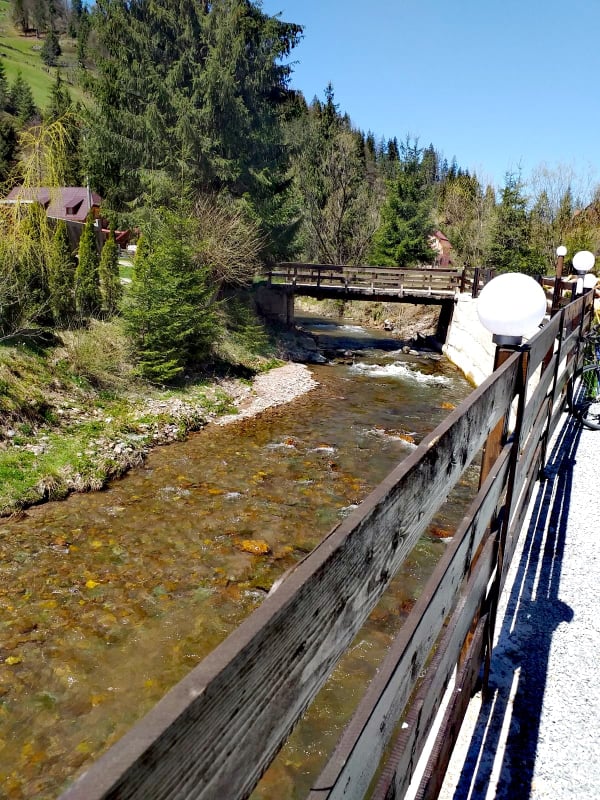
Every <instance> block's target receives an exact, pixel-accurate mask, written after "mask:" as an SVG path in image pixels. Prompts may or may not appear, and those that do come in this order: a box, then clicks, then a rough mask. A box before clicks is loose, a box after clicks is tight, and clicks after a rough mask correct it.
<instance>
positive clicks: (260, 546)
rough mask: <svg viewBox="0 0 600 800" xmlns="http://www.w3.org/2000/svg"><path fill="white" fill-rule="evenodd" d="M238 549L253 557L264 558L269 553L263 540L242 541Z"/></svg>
mask: <svg viewBox="0 0 600 800" xmlns="http://www.w3.org/2000/svg"><path fill="white" fill-rule="evenodd" d="M240 549H241V550H243V551H244V552H246V553H252V554H253V555H255V556H264V555H267V553H270V552H271V548H270V546H269V545H268V544H267V542H265V541H264V539H244V541H243V542H241V543H240Z"/></svg>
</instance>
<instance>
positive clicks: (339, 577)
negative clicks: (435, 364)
mask: <svg viewBox="0 0 600 800" xmlns="http://www.w3.org/2000/svg"><path fill="white" fill-rule="evenodd" d="M519 367H520V358H519V356H518V355H515V356H513V357H511V359H509V360H508V361H507V362H506V363H505V364H504V365H503V366H502V367H501V368H500V370H498V371H497V372H496V373H495V374H494V375H493V376H490V378H488V379H487V380H486V381H485V382H484V383H483V384H482V385H481V386H480V387H479V388H478V389H477V390H476V391H475V392H473V393H472V394H471V395H470V397H469V398H468V399H467V400H466V401H464V402H463V403H462V404H461V405H460V406H459V407H458V408H457V409H456V410H455V411H453V412H452V413H451V414H450V415H449V416H448V417H447V419H446V420H445V421H444V422H443V423H442V424H441V425H440V426H438V428H436V430H435V431H434V432H433V433H432V434H430V435H429V436H428V437H426V439H425V440H424V441H423V442H422V443H421V444H420V445H419V446H418V447H417V448H416V449H415V450H414V451H413V453H412V454H411V455H410V456H409V457H408V458H407V459H405V461H403V462H402V463H401V464H400V465H399V466H398V467H397V468H396V469H395V470H394V471H393V472H392V473H390V475H389V476H388V477H387V478H386V479H385V480H384V481H383V482H382V484H381V485H380V486H379V487H378V488H377V489H376V490H375V491H374V492H372V493H371V495H369V497H368V498H367V499H366V500H365V501H364V502H363V503H362V504H361V506H360V507H359V508H358V509H357V510H356V511H355V512H354V513H353V514H351V515H350V516H349V517H347V518H346V519H345V520H344V521H343V522H342V523H341V524H340V525H339V526H338V527H337V528H335V529H334V530H333V531H332V532H331V533H330V534H329V535H328V536H327V537H326V538H325V539H324V540H323V542H322V543H321V544H320V545H319V546H318V547H317V548H316V549H315V550H314V551H313V552H312V553H311V554H310V555H309V556H307V558H306V559H305V560H304V561H303V562H300V564H298V565H297V566H296V568H295V569H294V570H293V571H292V572H291V573H290V574H289V576H288V577H287V579H286V580H284V581H283V582H282V584H281V586H280V587H279V588H278V589H277V590H276V591H275V592H274V593H273V594H272V595H271V596H269V597H267V598H266V599H265V601H264V602H263V604H262V605H261V606H260V607H259V608H258V609H257V610H256V611H255V612H254V613H253V614H252V615H251V616H250V617H249V618H248V619H247V620H246V621H245V622H243V623H242V625H241V626H240V627H239V628H238V629H237V630H236V631H235V632H234V633H233V634H231V636H230V637H229V638H228V639H226V640H225V642H223V644H221V645H220V646H219V647H217V648H216V649H215V651H213V653H212V654H210V655H209V656H208V657H207V658H206V659H204V661H202V662H201V663H200V664H199V665H198V666H197V667H196V668H195V669H194V670H192V671H191V672H190V673H189V674H188V675H187V676H186V677H185V678H184V679H183V680H182V681H181V682H180V683H179V684H177V686H175V687H174V688H173V689H172V690H171V691H170V692H169V693H168V694H167V695H166V696H165V697H164V698H163V699H162V700H161V701H160V702H159V703H158V704H157V706H155V707H154V709H152V710H151V711H150V712H149V714H147V715H146V717H144V719H142V720H141V721H140V722H139V723H138V724H137V725H136V726H134V728H132V729H131V730H130V731H129V732H128V733H127V734H125V736H124V737H123V738H122V739H121V740H120V742H118V743H117V744H116V745H115V746H113V747H112V748H111V749H110V750H108V751H107V753H105V754H104V756H102V757H101V758H100V759H99V760H98V761H97V762H96V763H95V764H94V765H93V766H92V767H91V768H90V769H89V770H88V771H87V772H86V773H85V774H84V775H83V776H81V778H80V779H79V780H78V781H77V782H76V783H75V784H74V785H73V787H72V788H71V789H70V790H69V791H68V792H67V793H66V794H65V795H64V797H65V800H66V798H69V800H76V799H77V800H84V799H85V800H96V799H99V798H104V799H105V800H108V798H111V799H112V800H117V798H118V800H127V799H129V798H132V799H133V798H138V799H139V800H141V799H142V798H144V799H145V798H148V797H153V798H167V797H174V796H177V797H178V798H197V799H198V800H200V799H203V800H208V799H209V798H214V797H216V796H223V797H227V798H228V800H236V799H237V798H245V797H247V796H248V794H249V793H250V792H251V790H252V788H253V787H254V785H255V784H256V782H257V780H258V778H259V777H260V775H261V774H262V773H263V771H264V770H265V768H266V767H267V765H268V764H269V763H270V761H271V760H272V758H273V756H274V755H275V753H276V752H277V750H278V749H279V747H280V746H281V744H282V743H283V741H284V740H285V738H286V737H287V735H288V734H289V732H290V730H291V728H292V727H293V725H294V723H295V722H296V721H297V719H298V718H299V716H300V715H301V714H302V712H303V711H304V710H305V708H306V707H307V705H308V704H309V703H310V701H311V700H312V699H313V697H314V696H315V694H316V693H317V691H318V690H319V689H320V688H321V686H322V685H323V683H324V682H325V680H326V679H327V677H328V675H329V673H330V672H331V670H332V668H333V666H334V665H335V663H336V662H337V660H338V659H339V658H340V656H341V655H342V654H343V652H344V650H345V649H346V647H347V646H348V645H349V643H350V642H351V640H352V638H353V637H354V635H355V634H356V633H357V631H358V630H359V628H360V626H361V625H362V624H363V623H364V621H365V619H366V617H367V616H368V615H369V613H370V612H371V610H372V609H373V608H374V606H375V604H376V603H377V601H378V600H379V598H380V597H381V595H382V593H383V592H384V591H385V588H386V586H387V585H388V583H389V581H390V580H391V577H392V576H393V574H394V573H395V572H396V571H397V570H398V568H399V567H400V565H401V564H402V562H403V561H404V560H405V558H406V556H407V555H408V553H410V551H411V550H412V548H413V546H414V545H415V544H416V542H417V541H418V538H419V536H420V535H421V534H422V532H423V531H424V529H425V528H426V526H427V525H428V523H429V522H430V521H431V519H432V518H433V516H434V514H435V513H436V511H437V509H438V508H439V506H440V505H441V504H442V502H444V501H445V499H446V497H447V495H448V493H449V492H450V490H451V489H452V487H453V486H454V484H455V483H456V481H457V480H458V479H459V478H460V476H461V474H462V472H463V471H464V469H465V468H466V467H467V466H468V464H469V463H470V462H471V460H472V459H473V458H474V456H475V455H476V454H477V453H478V452H479V450H480V449H481V447H482V445H483V442H484V441H485V439H486V437H487V435H488V433H489V431H490V430H491V429H492V428H493V427H494V425H495V424H496V423H497V421H498V419H499V418H500V417H501V416H502V415H503V414H504V412H505V409H506V408H507V407H508V405H509V404H510V402H511V400H512V398H513V396H514V393H515V387H516V385H517V383H518V370H519Z"/></svg>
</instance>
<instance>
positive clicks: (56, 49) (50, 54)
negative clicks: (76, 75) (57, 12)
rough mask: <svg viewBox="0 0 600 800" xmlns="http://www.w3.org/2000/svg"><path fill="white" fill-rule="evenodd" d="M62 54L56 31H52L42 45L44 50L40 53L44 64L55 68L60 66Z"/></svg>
mask: <svg viewBox="0 0 600 800" xmlns="http://www.w3.org/2000/svg"><path fill="white" fill-rule="evenodd" d="M61 53H62V50H61V47H60V42H59V41H58V36H57V35H56V31H54V30H52V29H50V30H49V31H48V33H47V34H46V38H45V39H44V44H43V45H42V50H41V52H40V56H41V59H42V61H43V62H44V64H47V65H48V66H49V67H55V66H56V65H57V64H58V57H59V56H60V54H61Z"/></svg>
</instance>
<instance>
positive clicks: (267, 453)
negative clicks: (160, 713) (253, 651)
mask: <svg viewBox="0 0 600 800" xmlns="http://www.w3.org/2000/svg"><path fill="white" fill-rule="evenodd" d="M306 322H307V325H310V326H312V328H313V331H314V332H315V333H316V334H318V336H319V339H320V340H321V341H323V342H329V343H330V344H331V342H336V344H337V345H338V346H342V347H345V348H347V349H349V350H351V351H352V354H351V355H347V357H345V358H344V359H343V362H340V363H335V364H327V365H322V366H315V367H311V370H312V372H313V374H314V377H315V378H316V380H317V381H318V382H319V387H318V388H317V389H315V390H314V391H312V392H310V393H309V394H307V395H305V396H303V397H301V398H299V399H297V400H295V401H294V402H292V403H290V404H288V405H286V406H280V407H278V408H276V409H271V410H269V411H267V412H265V413H263V414H262V415H261V416H259V417H256V418H254V419H249V420H242V421H240V422H239V423H234V424H233V425H230V426H227V427H223V428H219V427H216V426H212V427H208V428H206V429H205V430H203V431H200V432H198V433H195V434H193V435H192V436H190V438H189V439H188V440H187V441H185V442H182V443H178V444H174V445H170V446H168V447H162V448H158V449H156V450H155V451H153V452H152V453H151V454H150V456H149V458H148V459H147V461H146V463H145V464H144V466H143V467H141V468H139V469H136V470H133V471H132V472H130V473H129V474H128V475H126V476H125V477H124V478H123V479H121V480H119V481H115V482H114V483H113V484H111V486H110V487H109V488H108V489H106V490H105V491H102V492H98V493H93V494H85V495H73V496H71V497H70V498H69V499H68V500H66V501H63V502H58V503H48V504H46V505H43V506H39V507H37V508H33V509H31V510H30V511H28V512H27V515H26V516H25V517H24V518H22V519H19V520H12V521H5V522H4V523H2V524H0V573H1V576H2V580H1V583H0V797H6V798H10V800H22V798H33V797H35V798H55V797H57V796H58V795H59V794H60V792H61V791H62V790H63V789H64V788H65V787H66V785H67V784H68V781H69V779H70V778H72V777H73V776H74V775H75V774H77V772H78V771H79V770H81V769H84V768H85V766H86V765H89V763H91V761H92V760H93V759H95V758H97V757H98V755H99V754H100V753H101V752H103V751H104V750H105V749H106V748H107V747H108V746H110V745H111V744H113V743H114V742H115V741H117V739H118V738H119V737H120V736H122V735H123V733H124V732H125V731H126V730H127V729H128V728H129V727H131V725H132V724H133V723H134V722H135V721H136V720H137V719H139V718H140V717H141V716H142V715H143V714H144V713H145V712H146V711H148V710H149V709H150V708H151V706H152V705H153V704H154V703H156V702H157V701H158V700H159V699H160V697H161V696H162V695H163V694H164V693H165V692H166V691H167V690H168V689H169V688H170V687H171V686H173V685H174V684H175V683H176V682H177V681H178V680H179V679H180V678H181V677H183V675H185V674H186V673H187V672H188V671H189V670H190V669H191V668H192V667H193V666H194V665H195V664H197V663H198V661H199V660H200V659H202V657H203V656H205V655H206V654H207V653H208V652H210V650H212V649H213V648H214V647H215V646H216V645H217V644H218V643H219V642H221V641H222V640H223V639H224V638H225V637H226V636H227V635H228V634H229V633H230V632H231V631H232V630H233V629H234V628H235V627H236V626H237V625H238V624H239V622H240V621H241V620H242V619H243V618H244V617H245V616H247V615H248V614H249V613H250V612H251V611H252V610H253V609H254V608H256V607H257V606H258V605H259V604H260V602H261V601H262V599H263V598H264V596H265V593H266V592H267V591H268V589H269V588H270V586H271V585H272V583H273V582H274V581H275V580H276V578H277V577H278V576H279V575H281V574H282V573H283V572H284V571H285V570H286V569H288V568H289V567H291V566H292V565H293V564H294V563H296V562H297V561H298V560H299V559H301V558H302V557H303V556H304V555H305V554H306V553H307V552H309V551H310V550H311V549H312V548H313V547H314V546H315V545H316V544H317V543H318V542H319V541H320V539H321V538H322V537H323V536H324V535H325V534H326V533H327V532H328V531H329V530H330V529H331V528H332V526H333V525H335V524H336V523H337V522H338V521H339V519H340V516H342V515H344V514H346V513H348V511H349V510H350V509H351V508H353V507H354V506H355V504H357V503H359V502H360V501H361V500H362V499H363V498H364V497H366V495H367V494H368V493H369V492H370V491H371V489H373V488H374V487H375V486H376V485H377V484H378V483H379V482H380V481H381V480H382V479H383V478H384V476H385V475H386V474H387V473H388V472H389V471H390V470H391V469H392V468H393V467H394V466H396V464H397V463H398V462H399V461H400V460H401V459H402V458H404V457H405V456H406V455H407V454H408V453H409V452H410V450H411V449H412V448H414V447H415V445H416V444H418V442H419V441H420V440H421V439H422V438H423V436H424V435H425V434H426V433H428V432H429V431H431V430H432V429H433V428H434V427H435V426H436V425H437V424H438V423H439V422H440V421H441V420H442V419H443V418H444V416H445V415H447V414H448V412H449V410H450V409H451V408H453V407H454V406H455V405H456V404H458V403H459V402H460V401H461V400H462V399H463V398H464V397H465V396H466V395H467V394H468V393H469V391H470V390H471V387H470V386H469V384H468V383H467V382H466V381H465V380H464V379H463V378H462V376H461V375H460V374H459V373H458V371H457V370H456V369H455V367H454V366H453V365H452V364H450V363H449V362H448V361H446V360H445V359H444V358H442V357H437V356H436V357H433V356H429V355H426V354H421V355H407V354H404V353H402V352H401V351H400V350H398V342H394V341H390V340H381V341H378V340H375V339H372V338H371V336H372V334H373V332H368V331H365V330H364V329H360V328H357V327H356V326H348V325H343V323H340V324H337V325H334V324H333V323H331V322H325V321H319V320H310V321H308V320H307V321H306ZM378 335H379V336H380V335H381V334H380V333H379V334H378ZM471 478H472V480H470V479H469V476H468V475H467V478H466V479H465V480H463V481H461V484H460V486H459V487H458V490H457V491H456V492H455V494H454V495H453V497H452V502H449V503H447V504H446V506H445V508H444V509H443V512H442V514H441V515H440V516H439V517H438V519H436V520H435V522H434V525H433V526H432V527H431V529H430V531H429V533H428V534H427V535H426V536H424V537H423V538H422V540H421V542H420V544H419V545H418V547H417V548H416V550H415V552H414V553H413V555H412V556H411V558H410V559H409V561H408V562H407V563H406V565H405V566H404V568H403V569H402V571H401V573H400V574H399V575H397V576H396V577H395V579H394V580H393V582H392V585H391V587H390V589H389V590H388V592H387V593H386V595H385V596H384V597H383V599H382V601H381V602H380V604H379V606H378V607H377V608H376V609H375V611H374V612H373V614H372V615H371V617H370V619H369V621H368V622H367V624H366V625H365V626H364V628H363V629H362V630H361V632H360V633H359V635H358V636H357V637H356V640H355V641H354V643H353V645H352V647H351V648H350V650H349V651H348V653H347V655H346V656H345V657H344V658H343V659H342V661H341V662H340V664H339V665H338V667H337V668H336V670H335V672H334V674H333V676H332V677H331V679H330V680H329V682H328V683H327V684H326V686H325V687H324V689H323V690H322V691H321V693H320V694H319V696H318V697H317V700H316V701H315V703H314V704H313V705H312V707H311V708H310V709H309V710H308V712H307V714H306V715H305V718H304V720H303V721H302V722H301V723H300V725H299V726H298V727H297V728H296V730H295V732H294V734H293V735H292V737H291V739H290V741H289V743H288V744H287V745H286V746H285V748H284V749H283V750H282V752H281V753H280V755H279V756H278V758H277V760H276V761H275V762H274V764H273V765H272V767H271V768H270V769H269V771H268V772H267V774H266V775H265V776H264V778H263V780H262V781H261V783H260V785H259V786H258V788H257V789H256V791H255V793H254V795H253V798H255V800H276V799H277V800H282V799H285V798H302V797H304V796H305V795H306V792H307V790H308V789H309V788H310V785H311V781H313V780H314V779H315V777H316V776H317V775H318V774H319V771H320V769H321V768H322V767H323V766H324V763H325V762H326V760H327V757H328V754H329V753H330V752H331V750H332V749H333V747H334V746H335V742H336V740H337V737H338V736H339V733H340V731H341V729H342V727H343V725H344V722H345V721H347V720H348V718H349V717H350V715H351V714H352V711H353V710H354V708H355V707H356V704H357V702H358V700H359V699H360V696H361V693H362V691H364V688H365V685H366V684H367V683H368V680H369V678H370V677H371V676H372V675H373V674H374V671H375V669H376V667H377V664H378V663H379V662H380V661H381V659H382V658H383V656H384V655H385V652H386V649H387V648H388V646H389V643H390V641H391V639H392V637H393V635H394V633H395V632H396V631H397V630H398V628H399V627H400V625H401V624H402V620H403V619H404V618H405V616H406V614H407V613H408V611H409V610H410V608H411V606H412V604H413V603H414V599H415V598H416V597H417V596H418V593H419V591H420V588H421V587H422V586H423V583H424V581H425V580H426V578H427V576H428V575H429V574H430V573H431V570H432V568H433V566H434V564H435V563H436V561H437V559H438V558H439V557H440V555H441V553H442V552H443V550H444V547H445V546H446V544H445V542H446V541H447V539H448V537H449V536H451V532H452V528H453V526H454V525H455V524H456V521H457V519H458V515H459V509H460V507H462V506H463V505H464V501H465V499H466V497H467V496H470V494H471V493H472V485H473V482H474V481H475V480H476V478H475V475H474V472H473V474H472V475H471Z"/></svg>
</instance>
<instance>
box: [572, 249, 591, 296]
mask: <svg viewBox="0 0 600 800" xmlns="http://www.w3.org/2000/svg"><path fill="white" fill-rule="evenodd" d="M595 261H596V257H595V255H594V254H593V253H590V251H589V250H580V251H579V252H578V253H575V255H574V256H573V269H574V270H575V272H576V273H577V275H578V278H577V283H576V284H575V297H579V295H580V294H583V290H584V289H585V283H584V278H585V277H587V275H586V273H588V272H589V271H590V270H591V269H592V267H593V266H594V263H595Z"/></svg>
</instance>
